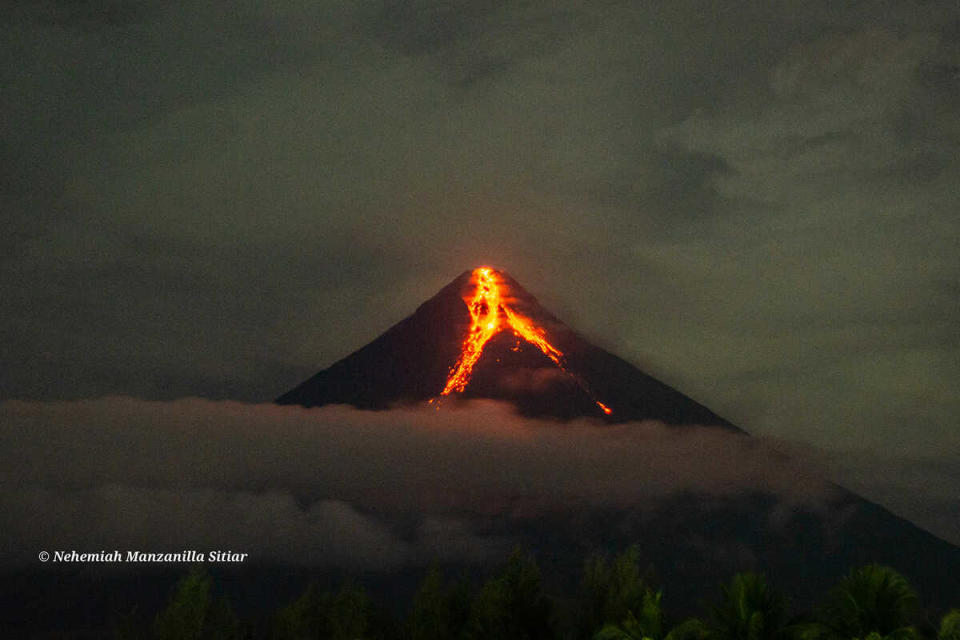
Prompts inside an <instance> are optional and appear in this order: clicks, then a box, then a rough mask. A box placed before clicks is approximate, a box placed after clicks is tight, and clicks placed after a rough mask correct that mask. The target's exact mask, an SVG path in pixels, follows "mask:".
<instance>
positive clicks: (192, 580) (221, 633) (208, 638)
mask: <svg viewBox="0 0 960 640" xmlns="http://www.w3.org/2000/svg"><path fill="white" fill-rule="evenodd" d="M212 582H213V580H212V579H211V578H210V575H209V574H208V573H207V572H206V571H205V570H203V569H195V570H193V571H191V572H190V573H189V574H188V575H187V576H185V577H184V578H181V579H180V581H179V582H177V586H176V588H175V589H174V592H173V595H172V597H171V598H170V602H169V604H168V605H167V607H166V608H165V609H164V610H163V611H161V612H160V613H159V614H157V618H156V620H155V621H154V625H153V635H154V637H155V638H156V639H157V640H230V639H233V638H239V637H240V623H239V622H238V621H237V617H236V616H235V615H234V613H233V610H232V609H231V608H230V605H229V603H228V602H227V601H226V599H224V598H220V599H217V600H213V598H212V597H211V594H210V587H211V584H212Z"/></svg>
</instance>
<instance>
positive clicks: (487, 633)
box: [113, 548, 960, 640]
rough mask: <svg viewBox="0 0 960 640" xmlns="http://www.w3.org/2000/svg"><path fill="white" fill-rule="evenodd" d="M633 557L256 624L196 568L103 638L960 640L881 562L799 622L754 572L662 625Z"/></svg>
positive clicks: (305, 598)
mask: <svg viewBox="0 0 960 640" xmlns="http://www.w3.org/2000/svg"><path fill="white" fill-rule="evenodd" d="M638 558H639V553H638V550H637V549H636V548H630V549H627V550H626V551H625V552H623V553H622V554H620V555H619V556H616V557H615V558H612V559H609V558H607V557H604V556H600V555H594V556H591V557H590V558H589V559H588V560H587V562H586V563H585V567H584V572H583V577H582V581H581V587H580V592H579V593H578V594H576V595H575V596H573V597H557V596H552V597H548V596H547V595H546V594H545V593H544V592H543V589H542V584H541V577H540V571H539V569H538V567H537V564H536V562H535V560H534V559H533V558H532V557H530V556H529V555H527V554H524V553H523V552H521V551H515V552H514V553H513V555H512V556H511V557H510V558H509V560H508V561H507V562H506V563H505V565H504V566H503V567H502V569H501V570H500V571H499V573H497V574H495V575H493V576H491V577H490V578H489V579H487V580H486V581H485V582H483V583H482V584H480V585H477V584H475V583H473V582H472V581H471V580H470V579H468V578H466V577H461V578H456V579H448V578H447V577H445V576H444V575H443V574H442V572H441V571H440V570H439V569H437V568H433V569H431V570H430V571H429V572H428V573H427V575H426V576H425V577H424V578H423V580H422V581H421V583H420V585H419V588H418V589H417V591H416V595H415V596H414V598H413V602H412V604H411V605H410V607H409V608H408V610H407V612H406V613H405V615H403V616H399V617H398V616H396V615H392V614H390V613H389V612H388V610H387V609H386V608H385V607H383V606H382V604H380V603H377V602H376V601H375V600H374V599H373V598H372V597H371V596H370V595H369V594H368V593H367V591H365V590H364V589H363V587H362V586H360V585H359V584H358V583H355V582H346V583H344V584H342V585H341V586H340V587H339V588H336V589H327V590H322V589H320V588H319V587H318V586H316V585H315V584H312V585H310V586H308V587H307V589H306V590H305V591H304V592H303V594H302V595H300V596H299V597H298V598H297V599H296V600H294V601H293V602H290V603H288V604H286V605H284V606H282V607H281V608H280V609H279V610H277V611H276V612H275V613H274V614H273V615H272V616H270V617H269V619H268V620H266V621H260V622H251V621H243V620H241V619H240V618H239V617H238V616H237V614H236V612H235V611H234V609H233V608H232V607H231V605H230V603H229V602H228V601H227V600H226V598H224V597H223V596H219V597H218V596H216V595H215V588H214V587H215V585H214V581H213V578H212V577H211V576H210V575H209V574H208V573H206V572H205V571H204V570H202V569H201V570H195V571H193V572H191V573H190V574H188V575H186V576H184V577H183V578H181V579H180V580H179V582H178V583H177V585H176V587H175V588H174V590H173V593H172V595H171V597H170V599H169V602H168V603H167V605H166V606H165V608H163V609H162V610H161V611H160V612H159V613H158V614H157V615H156V616H155V617H154V618H153V620H152V621H149V622H145V621H144V620H142V619H138V618H136V617H135V616H132V615H131V616H128V617H123V618H120V619H118V620H117V621H115V623H114V624H113V630H114V635H115V637H116V638H118V639H120V640H128V639H133V638H150V639H153V640H245V639H247V638H269V639H271V640H307V639H323V640H361V639H362V640H960V609H952V610H950V611H948V612H945V613H943V614H942V616H940V617H939V618H933V619H930V618H929V617H926V616H924V614H923V609H922V608H921V602H920V599H919V597H918V595H917V592H916V590H915V589H914V588H913V587H912V586H911V584H910V583H909V581H908V580H907V579H906V578H905V577H904V576H902V575H901V574H900V573H898V572H897V571H895V570H894V569H891V568H890V567H885V566H881V565H867V566H864V567H860V568H857V569H854V570H852V571H850V572H849V573H848V574H847V575H845V576H843V577H842V578H841V579H840V580H839V581H838V582H837V583H836V585H834V587H833V588H832V589H830V590H829V591H828V592H826V593H825V594H824V595H823V597H822V598H821V601H820V602H819V603H818V604H817V605H816V606H815V607H814V608H813V609H812V610H810V611H806V612H803V613H800V614H791V613H790V611H789V609H788V605H787V603H788V601H787V598H786V596H785V595H784V594H782V593H780V592H778V591H777V590H776V589H774V588H772V587H771V586H770V585H769V584H768V583H767V582H766V580H765V579H764V577H763V576H762V575H759V574H756V573H740V574H737V575H735V576H733V578H732V579H731V580H730V582H729V583H728V584H726V585H722V586H720V587H719V588H718V590H717V593H716V594H714V597H713V599H712V600H709V601H707V602H706V603H705V604H704V606H703V611H702V615H701V616H700V617H696V618H690V619H686V620H680V621H673V623H671V621H670V620H668V619H667V616H666V615H665V613H664V609H663V592H662V591H661V590H659V589H657V588H656V587H655V586H653V585H651V584H648V581H647V580H646V579H645V578H644V576H643V574H642V572H641V570H640V566H639V562H638ZM958 604H960V603H958Z"/></svg>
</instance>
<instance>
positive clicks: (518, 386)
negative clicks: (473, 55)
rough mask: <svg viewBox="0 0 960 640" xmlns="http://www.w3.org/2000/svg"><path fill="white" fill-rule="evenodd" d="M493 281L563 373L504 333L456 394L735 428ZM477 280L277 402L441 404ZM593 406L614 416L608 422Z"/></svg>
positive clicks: (548, 413) (540, 410) (548, 410)
mask: <svg viewBox="0 0 960 640" xmlns="http://www.w3.org/2000/svg"><path fill="white" fill-rule="evenodd" d="M494 273H495V274H496V276H497V279H498V283H499V284H500V286H501V288H502V289H503V290H504V291H506V292H509V299H508V302H506V303H505V304H508V305H509V307H510V308H512V309H516V310H517V311H518V312H520V313H522V314H523V315H524V316H525V317H527V318H530V319H532V320H533V321H534V323H535V324H536V325H537V326H538V327H541V328H543V329H544V330H545V332H546V335H547V336H548V338H549V339H550V341H551V343H552V344H554V345H555V346H556V347H557V348H558V349H559V350H560V351H561V352H562V353H563V361H564V369H566V372H565V371H564V370H562V369H560V368H559V367H558V366H557V364H556V363H554V362H553V361H552V360H550V358H549V357H547V356H546V355H544V353H543V352H542V351H541V350H540V349H539V348H537V346H536V345H534V344H532V343H530V342H528V341H526V340H524V339H523V338H522V337H518V336H516V335H515V334H514V332H512V331H510V330H509V327H507V328H506V329H504V330H503V331H500V332H499V333H498V334H496V335H495V336H494V337H493V338H492V339H491V340H490V341H489V342H488V343H487V344H486V346H485V347H484V349H483V353H482V355H481V357H480V359H479V361H478V362H477V365H476V367H475V368H474V370H473V375H472V378H471V380H470V383H469V384H468V385H467V387H466V389H465V390H464V391H463V393H462V394H456V395H458V396H460V397H463V398H491V399H496V400H503V401H507V402H510V403H512V404H513V405H514V406H516V407H517V410H518V411H519V412H520V413H521V414H523V415H526V416H535V417H554V418H561V419H570V418H576V417H583V416H589V417H596V418H601V419H604V420H607V421H608V422H625V421H631V420H660V421H662V422H666V423H668V424H674V425H685V424H698V425H716V426H723V427H725V428H728V429H737V428H736V427H735V426H733V425H732V424H730V423H729V422H727V421H726V420H724V419H723V418H721V417H720V416H718V415H716V414H715V413H713V412H712V411H710V410H709V409H707V408H706V407H704V406H703V405H700V404H698V403H697V402H695V401H694V400H691V399H690V398H688V397H687V396H685V395H683V394H682V393H680V392H679V391H676V390H675V389H672V388H670V387H669V386H667V385H666V384H664V383H662V382H660V381H659V380H657V379H655V378H653V377H651V376H649V375H647V374H645V373H644V372H642V371H640V370H639V369H638V368H636V367H634V366H633V365H631V364H630V363H628V362H626V361H624V360H622V359H621V358H618V357H617V356H615V355H613V354H611V353H608V352H607V351H604V350H603V349H600V348H599V347H595V346H593V345H592V344H590V343H589V342H587V341H586V340H585V339H584V338H583V337H582V336H580V335H579V334H577V333H576V332H574V331H573V330H571V329H570V328H569V327H567V326H566V325H565V324H563V323H562V322H561V321H560V320H558V319H557V318H555V317H554V316H553V315H552V314H550V312H548V311H547V310H546V309H544V308H543V307H542V306H541V305H540V304H539V303H538V302H537V300H536V298H534V297H533V296H532V295H530V294H529V293H528V292H527V291H526V290H525V289H524V288H523V287H521V286H520V285H519V284H518V283H517V282H516V281H515V280H514V279H513V278H511V277H510V276H509V275H508V274H506V273H504V272H500V271H497V272H494ZM471 280H472V272H471V271H466V272H464V273H463V274H461V275H460V277H458V278H457V279H456V280H454V281H453V282H451V283H450V284H449V285H447V286H446V287H444V288H443V289H441V290H440V292H439V293H437V294H436V295H435V296H433V297H432V298H430V299H429V300H427V301H426V302H424V303H423V304H422V305H420V306H419V307H418V308H417V310H416V311H415V312H414V313H413V315H411V316H409V317H408V318H406V319H404V320H402V321H400V322H399V323H397V324H396V325H394V326H393V327H391V328H390V329H388V330H387V331H386V333H384V334H383V335H381V336H380V337H379V338H377V339H376V340H374V341H373V342H371V343H369V344H368V345H366V346H365V347H362V348H361V349H359V350H358V351H355V352H354V353H352V354H350V355H349V356H347V357H346V358H343V359H342V360H340V361H338V362H336V363H334V364H333V365H331V366H330V367H329V368H328V369H324V370H323V371H321V372H319V373H318V374H316V375H315V376H313V377H312V378H310V379H308V380H306V381H305V382H303V383H302V384H300V385H299V386H297V387H296V388H294V389H292V390H291V391H289V392H287V393H285V394H283V395H282V396H280V397H279V398H278V399H277V400H276V402H277V403H279V404H299V405H303V406H306V407H316V406H322V405H325V404H349V405H353V406H355V407H358V408H361V409H387V408H389V407H391V406H395V405H398V404H406V403H416V402H424V401H428V400H430V399H432V398H435V397H436V396H438V395H439V394H440V392H441V390H442V389H443V388H444V384H445V383H446V381H447V378H448V376H449V375H450V371H451V369H452V368H453V367H454V366H455V364H456V363H457V360H458V358H459V356H460V353H461V347H462V345H463V342H464V337H465V336H466V335H467V334H468V332H469V330H470V321H471V318H470V313H469V311H468V307H467V305H466V304H465V302H464V295H466V294H469V292H470V290H471V286H472V285H471ZM596 400H599V401H601V402H602V403H603V404H604V405H607V406H609V407H610V408H611V410H612V412H611V413H610V414H609V415H607V414H605V413H604V412H603V411H602V410H601V409H600V408H599V406H598V405H597V403H596Z"/></svg>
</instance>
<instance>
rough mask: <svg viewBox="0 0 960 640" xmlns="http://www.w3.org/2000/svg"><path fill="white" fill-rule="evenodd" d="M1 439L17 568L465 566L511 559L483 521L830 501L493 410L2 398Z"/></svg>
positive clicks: (777, 480) (687, 454) (677, 441)
mask: <svg viewBox="0 0 960 640" xmlns="http://www.w3.org/2000/svg"><path fill="white" fill-rule="evenodd" d="M0 441H2V442H3V444H4V446H3V447H2V448H0V470H2V471H0V479H2V482H0V514H2V515H0V530H2V531H3V532H4V533H3V536H2V537H0V560H2V561H3V562H4V563H6V564H10V563H13V564H20V563H25V562H33V561H34V557H35V554H36V553H37V551H38V550H40V549H71V548H76V549H78V550H99V549H113V548H120V549H127V548H131V549H134V548H138V549H142V550H178V549H183V548H197V549H205V548H221V549H234V550H240V551H246V552H249V553H251V554H252V557H253V558H256V559H258V560H266V561H275V560H280V561H287V562H298V563H306V564H324V563H328V562H331V561H332V562H334V563H335V564H338V565H343V566H349V567H361V568H362V567H381V568H382V567H396V566H400V565H405V564H410V563H427V562H429V561H431V560H434V559H441V560H456V561H467V562H470V561H476V560H480V559H483V558H485V557H488V556H490V555H491V554H497V553H502V552H503V551H504V549H507V548H509V546H510V542H511V541H510V540H508V539H506V538H503V537H500V536H498V535H494V534H489V533H485V532H484V530H483V525H482V523H483V522H484V521H485V519H496V518H500V517H504V516H506V517H517V518H522V517H526V516H532V515H535V514H538V513H545V512H550V511H554V510H558V509H565V508H569V507H576V506H630V507H636V508H640V509H643V508H646V507H649V506H652V505H654V504H656V502H657V501H658V500H659V499H662V498H666V497H668V496H671V495H674V494H676V493H678V492H697V493H702V494H707V495H714V496H727V495H733V494H738V493H743V492H748V491H755V490H759V491H764V492H769V493H772V494H775V495H777V496H779V497H780V498H781V499H782V500H783V501H784V503H786V504H797V503H803V504H806V505H817V504H821V503H822V502H823V501H825V500H829V499H830V497H831V489H830V487H829V485H827V484H826V483H824V482H822V481H821V480H819V479H818V478H817V476H816V475H815V474H814V473H813V472H811V471H809V470H808V468H807V467H806V465H804V464H802V463H800V462H798V461H796V460H795V459H793V458H787V457H785V456H783V455H781V454H780V453H778V452H777V451H776V450H774V449H773V448H771V447H770V446H769V445H767V444H765V443H764V442H763V441H760V440H757V439H752V438H746V437H743V436H739V435H736V434H732V433H728V432H724V431H720V430H717V429H709V428H696V427H692V428H683V429H678V428H670V427H666V426H664V425H661V424H658V423H652V422H650V423H647V422H644V423H633V424H625V425H619V426H607V425H601V424H599V423H594V422H591V421H578V422H572V423H568V424H563V425H561V424H557V423H547V422H541V421H535V420H529V419H524V418H520V417H517V416H516V415H514V414H512V413H511V412H510V411H509V409H508V408H507V407H506V406H504V405H500V404H497V403H492V402H475V403H471V404H469V405H468V406H467V407H465V408H449V409H448V408H444V410H442V411H436V410H434V409H432V408H423V409H403V410H393V411H389V412H363V411H357V410H354V409H351V408H347V407H325V408H321V409H310V410H306V409H302V408H296V407H279V406H274V405H249V404H241V403H235V402H211V401H207V400H199V399H185V400H178V401H174V402H147V401H140V400H134V399H130V398H108V399H103V400H95V401H76V402H55V403H39V402H21V401H8V402H5V403H2V404H0ZM405 514H406V524H404V525H402V526H400V525H398V524H397V523H398V522H401V521H404V517H405Z"/></svg>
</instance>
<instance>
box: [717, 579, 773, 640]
mask: <svg viewBox="0 0 960 640" xmlns="http://www.w3.org/2000/svg"><path fill="white" fill-rule="evenodd" d="M786 622H787V620H786V604H785V602H784V600H783V597H782V596H781V595H780V594H778V593H777V592H775V591H773V590H772V589H770V588H769V587H768V586H767V583H766V580H765V579H764V578H763V576H761V575H759V574H756V573H738V574H737V575H735V576H734V577H733V580H732V581H731V582H730V585H729V586H726V587H723V590H722V593H721V597H720V601H719V602H718V603H717V604H715V605H713V606H712V607H711V608H710V619H709V623H708V625H707V627H708V630H709V637H710V639H711V640H781V639H782V638H787V637H788V636H789V630H788V629H787V624H786Z"/></svg>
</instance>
